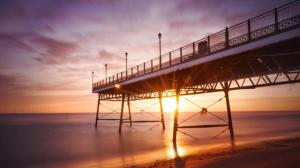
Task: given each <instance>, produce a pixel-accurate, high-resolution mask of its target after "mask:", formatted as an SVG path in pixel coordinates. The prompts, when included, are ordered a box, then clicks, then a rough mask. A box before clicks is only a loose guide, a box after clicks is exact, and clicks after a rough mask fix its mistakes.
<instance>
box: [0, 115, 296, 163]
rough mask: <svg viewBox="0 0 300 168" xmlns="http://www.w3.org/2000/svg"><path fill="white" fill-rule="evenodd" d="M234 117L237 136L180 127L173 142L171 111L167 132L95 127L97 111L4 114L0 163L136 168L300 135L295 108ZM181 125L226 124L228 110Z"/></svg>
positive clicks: (140, 126)
mask: <svg viewBox="0 0 300 168" xmlns="http://www.w3.org/2000/svg"><path fill="white" fill-rule="evenodd" d="M99 116H100V118H106V119H118V118H119V117H120V116H119V113H100V115H99ZM191 116H193V117H191ZM124 118H126V119H128V114H125V116H124ZM189 118H190V119H189ZM132 120H133V121H140V120H158V121H159V120H160V113H157V112H136V113H132ZM185 120H186V121H185ZM232 120H233V131H234V139H232V138H231V136H230V131H229V129H228V127H214V128H180V129H179V130H178V132H177V141H176V143H175V145H174V141H172V134H173V114H172V113H165V125H166V129H165V130H163V128H162V124H161V123H160V122H146V123H138V122H134V123H133V124H132V126H130V124H129V123H128V122H126V123H124V124H123V127H122V132H121V133H119V131H118V129H119V121H118V120H99V121H98V127H97V128H95V113H58V114H56V113H52V114H50V113H49V114H48V113H47V114H43V113H34V114H33V113H26V114H18V113H14V114H0V167H5V168H7V167H134V166H137V165H143V164H146V165H147V164H151V163H155V162H157V161H159V160H168V159H174V158H175V157H183V156H186V155H191V154H193V153H199V152H202V153H205V152H206V151H208V150H213V149H215V148H220V147H222V148H224V147H225V148H227V147H228V148H230V147H232V146H233V145H234V146H238V145H243V144H247V143H255V142H259V141H268V140H276V139H283V138H293V137H300V112H297V111H296V112H291V111H280V112H279V111H278V112H236V111H234V112H232ZM178 123H179V126H191V125H211V124H217V125H218V124H226V123H227V113H225V112H209V113H206V114H201V113H196V112H182V113H179V121H178Z"/></svg>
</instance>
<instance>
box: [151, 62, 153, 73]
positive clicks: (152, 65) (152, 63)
mask: <svg viewBox="0 0 300 168" xmlns="http://www.w3.org/2000/svg"><path fill="white" fill-rule="evenodd" d="M151 72H153V60H151Z"/></svg>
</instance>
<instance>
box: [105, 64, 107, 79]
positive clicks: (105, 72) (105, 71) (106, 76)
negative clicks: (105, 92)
mask: <svg viewBox="0 0 300 168" xmlns="http://www.w3.org/2000/svg"><path fill="white" fill-rule="evenodd" d="M105 84H107V64H105Z"/></svg>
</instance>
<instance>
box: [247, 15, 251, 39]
mask: <svg viewBox="0 0 300 168" xmlns="http://www.w3.org/2000/svg"><path fill="white" fill-rule="evenodd" d="M247 26H248V41H250V40H251V38H252V37H251V21H250V19H248V21H247Z"/></svg>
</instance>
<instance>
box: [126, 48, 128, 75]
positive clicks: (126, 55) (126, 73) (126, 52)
mask: <svg viewBox="0 0 300 168" xmlns="http://www.w3.org/2000/svg"><path fill="white" fill-rule="evenodd" d="M127 57H128V53H127V51H126V52H125V61H126V69H125V73H126V79H127Z"/></svg>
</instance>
